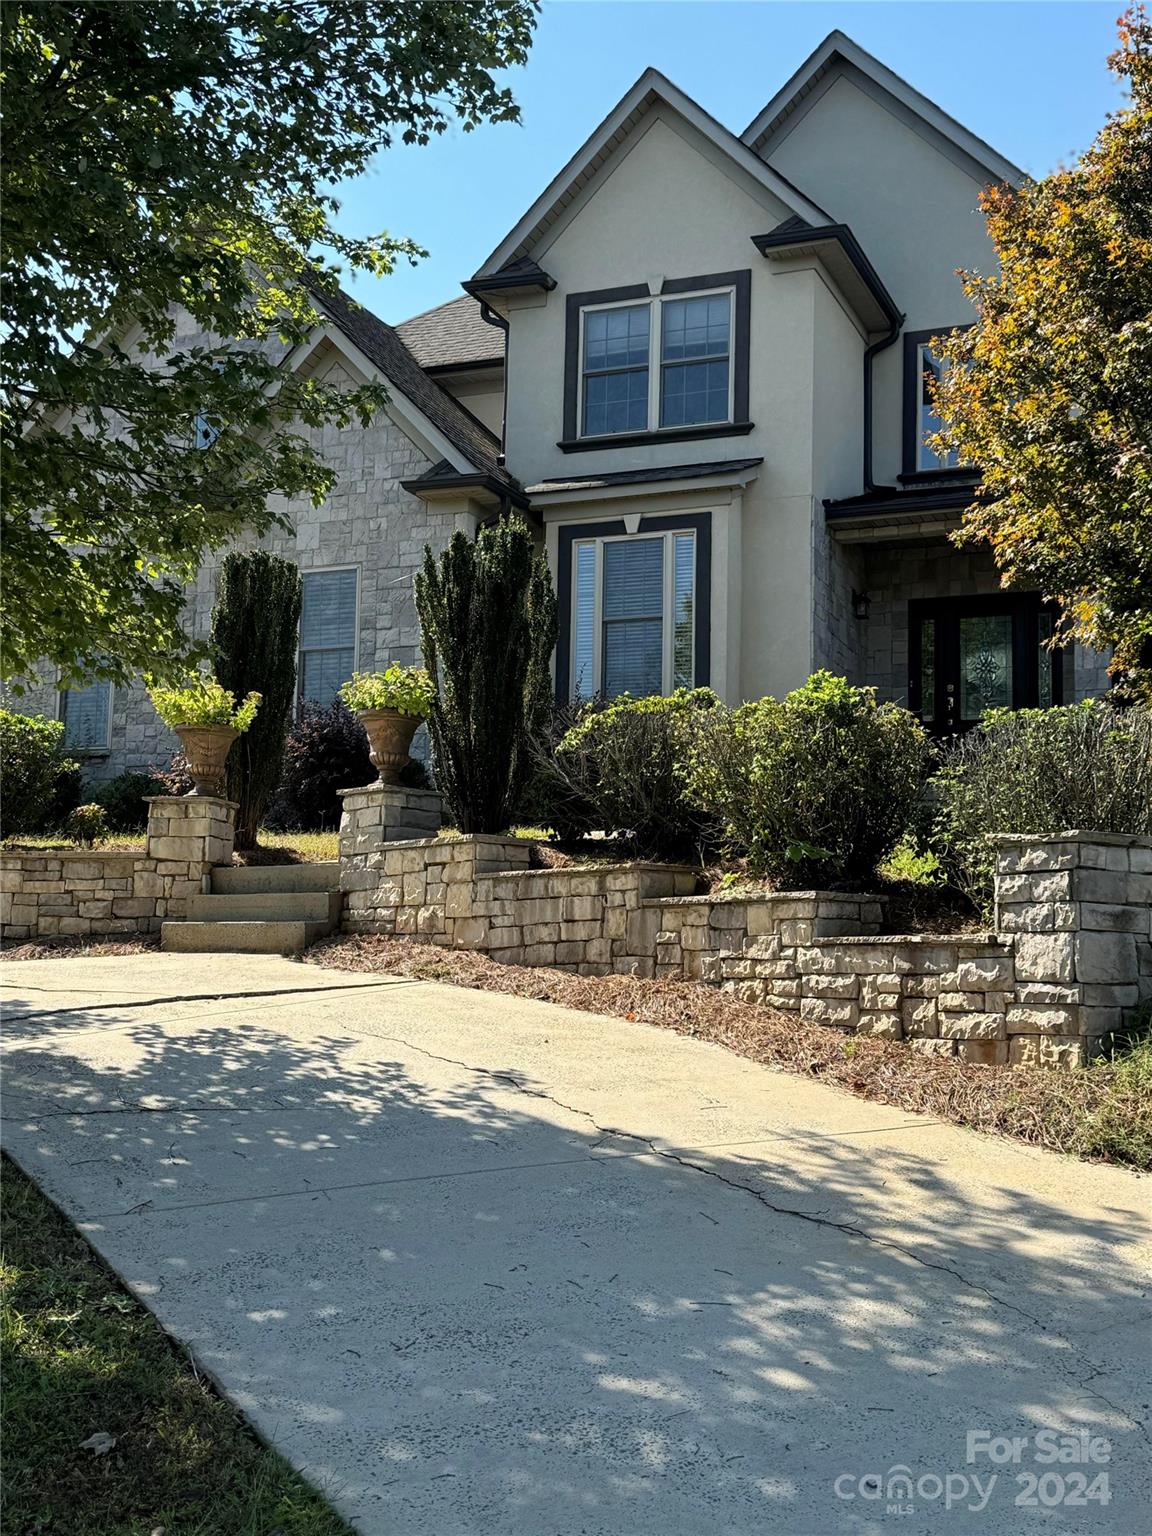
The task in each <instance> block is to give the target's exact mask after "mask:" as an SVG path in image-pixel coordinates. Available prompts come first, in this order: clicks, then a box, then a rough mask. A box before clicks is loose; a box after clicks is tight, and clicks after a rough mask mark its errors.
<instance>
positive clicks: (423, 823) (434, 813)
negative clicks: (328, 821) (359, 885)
mask: <svg viewBox="0 0 1152 1536" xmlns="http://www.w3.org/2000/svg"><path fill="white" fill-rule="evenodd" d="M338 793H339V795H340V796H341V798H342V799H343V801H344V809H343V812H342V814H341V817H340V857H341V858H342V859H346V858H350V857H351V856H352V855H354V854H358V853H370V852H371V851H372V849H373V848H379V846H380V845H381V843H407V842H413V841H415V840H416V839H417V838H421V837H435V836H436V834H437V832H439V830H440V825H441V821H442V820H443V815H442V812H441V800H440V796H439V795H438V794H437V793H436V791H435V790H432V789H409V788H407V786H406V785H404V784H365V785H363V786H362V787H361V788H359V789H341V790H339V791H338Z"/></svg>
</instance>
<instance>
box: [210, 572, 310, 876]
mask: <svg viewBox="0 0 1152 1536" xmlns="http://www.w3.org/2000/svg"><path fill="white" fill-rule="evenodd" d="M303 590H304V589H303V582H302V581H301V580H300V572H299V571H298V570H297V568H296V567H295V566H294V565H293V564H292V562H291V561H290V560H282V559H281V558H280V556H279V555H272V554H269V553H268V551H267V550H263V549H254V550H247V551H244V552H243V553H240V552H237V551H233V552H232V553H231V554H228V555H225V556H224V559H223V561H222V562H221V565H220V577H219V582H218V584H217V588H216V608H215V611H214V612H213V614H212V639H211V647H212V660H213V665H214V667H215V670H216V677H217V679H218V680H219V681H220V682H221V683H222V684H223V686H224V687H225V688H227V689H228V690H229V691H230V692H232V693H234V694H235V695H236V697H237V698H243V697H244V695H245V694H248V693H251V692H253V691H255V692H257V693H259V694H260V708H259V709H258V710H257V711H256V718H255V719H254V720H253V722H252V724H251V725H250V726H249V727H248V729H247V730H246V731H245V732H244V734H243V735H242V736H241V737H240V738H239V740H237V741H235V742H233V744H232V750H231V751H230V752H229V754H228V798H229V799H230V800H235V801H237V803H238V809H237V811H236V846H237V847H238V848H244V849H248V848H255V846H256V831H257V828H258V827H259V826H260V822H261V820H262V818H263V815H264V811H265V809H266V808H267V806H268V802H269V801H270V800H271V798H272V794H273V791H274V790H275V788H276V785H277V784H278V783H279V780H280V767H281V764H282V762H283V760H284V738H285V736H286V734H287V731H288V724H289V720H290V717H291V713H292V703H293V697H294V695H295V692H296V639H297V632H298V629H299V625H300V603H301V600H302V597H303Z"/></svg>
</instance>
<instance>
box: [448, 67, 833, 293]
mask: <svg viewBox="0 0 1152 1536" xmlns="http://www.w3.org/2000/svg"><path fill="white" fill-rule="evenodd" d="M661 105H662V106H665V107H668V108H670V109H671V110H672V111H673V112H675V113H677V114H678V115H679V116H680V117H681V118H682V119H683V120H684V121H685V122H687V123H688V124H690V125H691V126H692V127H693V128H695V129H696V130H697V131H698V132H699V133H701V134H702V135H703V136H704V137H705V138H706V139H707V140H708V141H709V142H710V143H712V144H713V145H714V146H715V147H716V148H717V149H719V150H720V151H721V152H722V153H723V154H725V155H726V156H727V157H728V158H729V159H730V160H731V161H732V162H733V164H734V165H735V166H737V167H739V169H741V170H742V171H744V172H745V174H747V175H748V176H750V177H751V178H752V179H753V180H754V181H757V182H759V184H760V185H761V186H762V187H764V188H765V189H766V190H767V191H769V192H771V193H772V194H773V195H774V196H775V197H776V198H778V199H779V200H780V202H782V203H783V204H784V205H785V206H786V207H787V208H788V209H789V210H790V211H791V212H792V213H795V214H799V216H800V217H801V218H803V219H807V220H808V221H809V222H810V223H813V224H816V223H820V224H824V223H827V222H828V220H829V216H828V214H827V213H825V211H824V210H823V209H822V208H821V207H819V205H818V204H816V203H814V202H812V201H811V199H810V198H808V197H806V196H805V195H804V193H803V192H801V191H800V190H799V188H797V187H795V186H793V184H792V183H791V182H790V181H789V180H788V178H787V177H786V176H782V175H781V174H780V172H779V171H776V170H774V169H773V168H772V167H771V166H770V165H768V164H767V163H766V162H765V161H764V160H762V159H761V158H760V156H759V155H757V154H754V153H753V152H752V150H750V149H749V148H748V146H747V145H746V144H743V143H741V141H740V140H739V139H738V138H737V137H736V135H735V134H734V133H732V132H730V130H729V129H727V128H725V127H724V126H723V124H721V123H718V122H717V121H716V119H715V118H714V117H713V116H711V114H710V113H708V112H705V110H704V108H703V107H702V106H700V104H699V102H696V101H693V100H692V98H691V97H690V96H687V95H685V93H684V92H683V91H682V90H680V89H679V87H677V86H675V85H673V84H672V82H671V80H668V79H666V78H665V76H664V75H662V74H661V73H660V71H659V70H657V69H646V70H645V71H644V73H643V74H642V75H641V76H640V78H639V80H637V81H636V84H635V85H634V86H633V87H632V89H631V90H630V91H628V92H626V94H625V95H624V96H623V97H621V99H620V100H619V101H618V102H617V104H616V105H615V106H614V107H613V108H612V110H611V112H609V114H608V116H607V117H606V118H605V119H604V120H603V122H602V123H600V125H599V126H598V127H597V128H595V129H594V130H593V132H592V134H591V135H590V136H589V138H587V139H586V140H585V142H584V143H583V144H582V145H581V146H580V148H579V149H578V150H577V151H576V153H575V154H574V155H573V156H572V158H571V160H569V162H568V164H567V165H566V166H565V167H564V169H563V170H562V171H561V172H560V173H559V175H557V176H555V177H554V178H553V180H552V181H551V182H550V183H549V184H548V186H547V187H546V188H545V189H544V191H543V192H542V193H541V194H540V196H539V197H538V198H537V199H536V201H535V202H534V203H533V204H532V206H531V208H529V210H528V212H527V213H526V214H525V215H524V217H523V218H522V219H521V220H520V222H519V223H518V224H517V225H516V227H515V228H514V229H513V230H511V231H510V232H509V234H508V235H506V236H505V238H504V239H503V240H502V241H501V242H500V244H499V245H498V246H497V247H496V249H495V250H494V251H493V252H492V254H491V256H489V257H488V259H487V261H485V262H484V264H483V265H482V266H481V267H480V269H479V271H478V272H477V273H476V274H475V277H476V279H479V278H483V277H488V276H490V275H491V274H493V273H495V272H499V271H500V270H501V269H502V268H505V267H507V266H509V265H510V264H511V263H512V262H513V261H515V260H517V259H518V258H519V257H522V256H525V255H526V254H527V253H528V249H529V247H530V246H531V245H533V244H534V243H535V242H536V241H537V240H538V239H539V237H540V235H541V234H543V232H544V231H545V230H546V229H548V228H549V226H550V225H552V224H554V223H555V222H556V220H557V219H558V218H559V217H560V215H561V214H562V213H563V211H564V209H565V208H567V206H568V205H569V203H571V202H572V201H573V199H574V198H575V197H576V196H577V195H578V194H579V193H580V191H581V190H582V189H583V188H584V187H585V186H586V185H587V184H588V182H589V181H591V180H592V178H593V177H594V176H595V175H596V173H597V171H598V170H599V169H600V167H601V166H602V165H603V164H604V163H605V161H606V160H608V159H609V158H610V157H611V156H612V155H613V154H614V153H615V151H616V150H617V149H618V148H619V147H620V145H621V144H623V143H624V141H625V140H626V139H627V138H628V136H629V135H630V134H631V133H632V132H633V130H634V129H635V128H636V126H637V125H638V124H639V123H640V122H641V121H643V119H644V118H645V117H647V115H648V114H649V113H650V112H651V111H652V110H653V108H655V107H657V106H661ZM474 280H475V279H474Z"/></svg>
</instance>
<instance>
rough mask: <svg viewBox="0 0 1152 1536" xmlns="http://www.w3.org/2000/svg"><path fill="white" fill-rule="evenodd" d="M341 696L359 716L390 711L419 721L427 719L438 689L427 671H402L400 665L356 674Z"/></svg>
mask: <svg viewBox="0 0 1152 1536" xmlns="http://www.w3.org/2000/svg"><path fill="white" fill-rule="evenodd" d="M339 692H340V697H341V699H343V701H344V703H345V704H347V706H348V708H349V709H350V710H352V711H353V712H354V713H355V714H358V715H362V714H367V713H369V712H370V711H374V710H380V709H390V710H394V711H395V712H396V713H397V714H398V715H413V716H414V717H415V718H416V719H417V720H424V719H425V718H426V717H427V715H428V711H429V710H430V709H431V708H432V700H433V699H434V698H435V697H436V688H435V685H434V684H433V682H432V679H431V678H430V677H429V675H428V673H427V672H426V671H425V670H424V668H423V667H402V666H400V665H399V663H398V662H393V663H392V664H391V666H389V667H386V668H385V670H384V671H383V672H354V673H353V674H352V676H351V677H350V678H349V679H348V681H347V682H346V683H345V684H344V685H343V686H342V687H341V688H340V690H339Z"/></svg>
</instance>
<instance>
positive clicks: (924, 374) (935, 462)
mask: <svg viewBox="0 0 1152 1536" xmlns="http://www.w3.org/2000/svg"><path fill="white" fill-rule="evenodd" d="M947 369H948V364H947V363H946V362H945V361H944V360H943V358H939V357H937V356H936V354H935V353H934V352H933V351H932V348H931V347H930V346H928V344H927V343H926V342H923V341H922V342H918V343H917V346H916V377H917V380H918V389H919V394H918V399H917V413H918V414H917V421H916V431H917V436H916V441H917V459H916V468H917V469H918V470H931V469H955V468H956V466H957V464H958V463H959V462H960V461H959V459H958V458H957V455H956V450H955V449H954V448H953V449H949V450H948V452H947V453H945V454H939V453H937V452H936V451H935V449H934V448H933V447H932V443H931V439H932V437H933V435H934V434H935V433H937V432H939V431H940V428H941V427H942V426H943V425H944V423H943V422H942V421H941V419H940V417H939V415H938V414H937V412H936V405H935V400H934V392H935V390H936V389H938V388H939V385H940V383H941V381H942V380H943V378H944V375H945V373H946V372H947Z"/></svg>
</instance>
